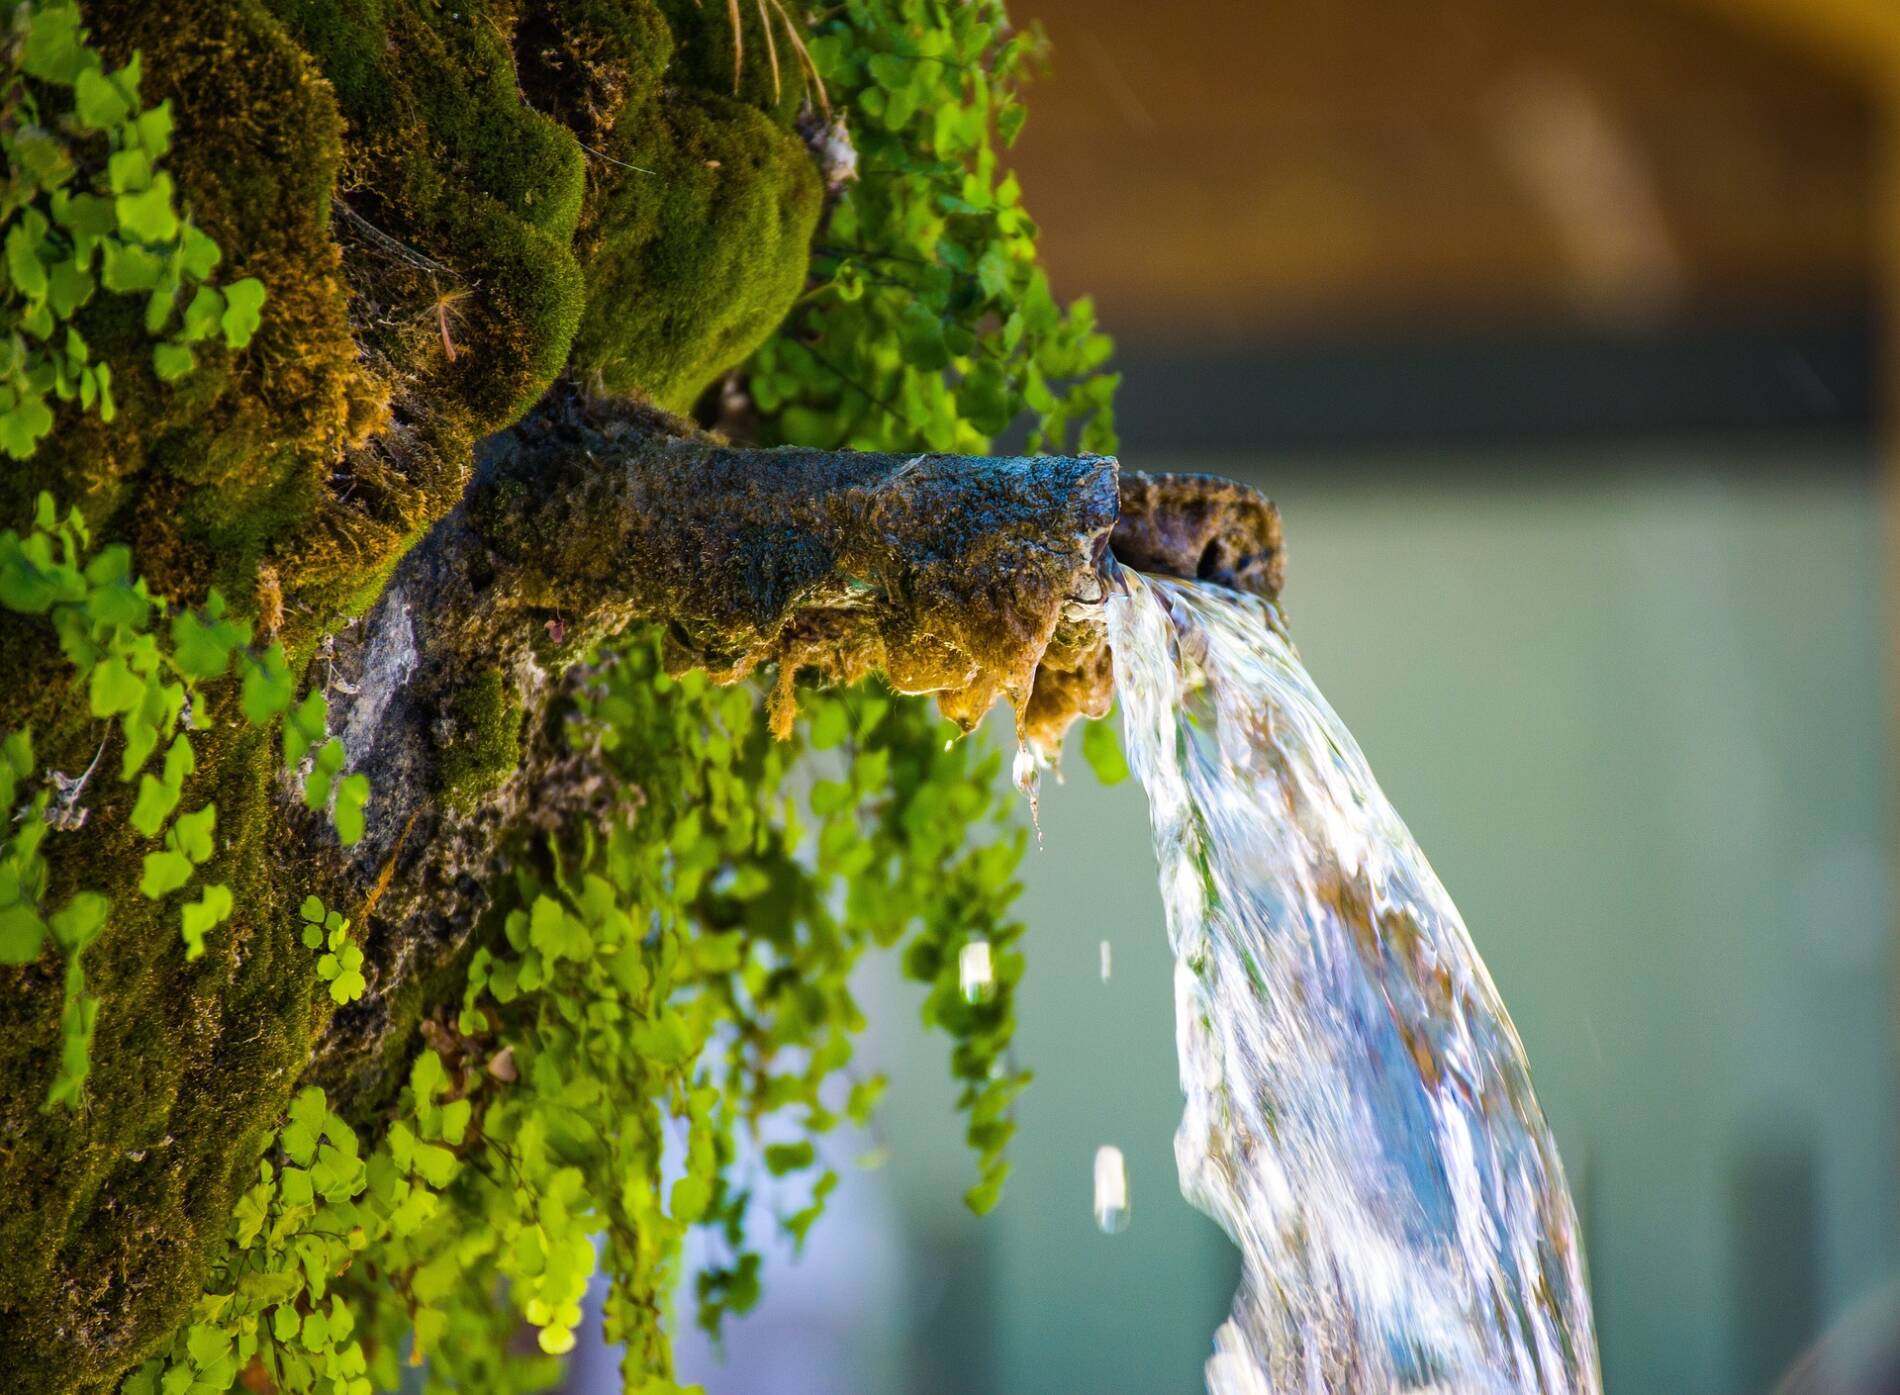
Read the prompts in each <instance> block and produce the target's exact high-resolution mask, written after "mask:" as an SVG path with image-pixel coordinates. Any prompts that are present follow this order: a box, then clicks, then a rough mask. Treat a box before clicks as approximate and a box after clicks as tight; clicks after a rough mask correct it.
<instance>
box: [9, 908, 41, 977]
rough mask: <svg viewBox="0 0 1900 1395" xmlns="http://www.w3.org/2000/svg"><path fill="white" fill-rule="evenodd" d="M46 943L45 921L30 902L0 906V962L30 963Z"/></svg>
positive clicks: (37, 956)
mask: <svg viewBox="0 0 1900 1395" xmlns="http://www.w3.org/2000/svg"><path fill="white" fill-rule="evenodd" d="M45 943H46V923H45V922H44V921H42V920H41V919H40V913H39V912H38V911H37V910H36V909H34V907H33V905H32V904H31V903H30V902H26V901H16V902H15V903H14V904H13V905H11V906H3V907H0V964H31V963H32V962H33V961H34V960H35V959H37V958H39V956H40V947H41V946H42V945H43V944H45Z"/></svg>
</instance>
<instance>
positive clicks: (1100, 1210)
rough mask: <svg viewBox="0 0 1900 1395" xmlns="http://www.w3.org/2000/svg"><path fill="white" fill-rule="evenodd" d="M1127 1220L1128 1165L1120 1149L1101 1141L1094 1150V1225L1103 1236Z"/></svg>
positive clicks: (1117, 1231) (1118, 1230) (1123, 1226)
mask: <svg viewBox="0 0 1900 1395" xmlns="http://www.w3.org/2000/svg"><path fill="white" fill-rule="evenodd" d="M1128 1220H1129V1209H1128V1164H1127V1162H1126V1161H1124V1160H1123V1158H1122V1150H1121V1149H1119V1148H1117V1147H1116V1146H1115V1145H1114V1144H1112V1143H1104V1144H1103V1145H1102V1146H1101V1147H1100V1148H1097V1149H1096V1150H1095V1225H1096V1228H1097V1229H1099V1230H1100V1231H1101V1232H1102V1234H1104V1235H1120V1234H1121V1233H1122V1232H1123V1231H1124V1230H1126V1229H1128Z"/></svg>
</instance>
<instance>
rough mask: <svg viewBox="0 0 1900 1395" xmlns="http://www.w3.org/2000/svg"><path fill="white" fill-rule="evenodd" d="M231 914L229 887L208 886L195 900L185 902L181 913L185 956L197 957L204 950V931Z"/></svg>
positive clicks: (189, 957)
mask: <svg viewBox="0 0 1900 1395" xmlns="http://www.w3.org/2000/svg"><path fill="white" fill-rule="evenodd" d="M230 914H231V888H230V887H228V886H223V885H219V886H208V887H206V888H205V889H204V895H203V896H201V897H199V899H198V900H197V901H195V902H187V903H186V905H185V907H184V910H183V914H182V922H183V923H182V930H183V934H184V940H185V958H186V959H187V960H191V959H197V958H199V957H201V956H202V955H203V954H204V952H205V933H206V932H207V931H209V930H210V929H211V928H212V927H213V926H215V925H218V924H219V923H221V922H222V921H223V920H225V918H226V917H228V916H229V915H230Z"/></svg>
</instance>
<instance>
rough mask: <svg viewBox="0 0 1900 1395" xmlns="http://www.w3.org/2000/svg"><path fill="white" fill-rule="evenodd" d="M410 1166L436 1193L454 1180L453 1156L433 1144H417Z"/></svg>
mask: <svg viewBox="0 0 1900 1395" xmlns="http://www.w3.org/2000/svg"><path fill="white" fill-rule="evenodd" d="M411 1161H412V1165H413V1166H414V1168H415V1170H416V1171H417V1172H419V1173H421V1174H422V1179H423V1180H424V1181H425V1182H427V1183H428V1184H429V1185H430V1186H432V1187H434V1188H435V1189H436V1190H437V1191H440V1190H441V1189H442V1188H444V1187H446V1186H448V1184H449V1183H450V1182H453V1181H454V1180H455V1171H456V1161H455V1154H453V1153H451V1152H450V1151H449V1150H448V1149H447V1148H443V1147H439V1146H438V1145H436V1144H434V1143H418V1144H417V1145H416V1151H415V1155H414V1157H413V1159H412V1160H411Z"/></svg>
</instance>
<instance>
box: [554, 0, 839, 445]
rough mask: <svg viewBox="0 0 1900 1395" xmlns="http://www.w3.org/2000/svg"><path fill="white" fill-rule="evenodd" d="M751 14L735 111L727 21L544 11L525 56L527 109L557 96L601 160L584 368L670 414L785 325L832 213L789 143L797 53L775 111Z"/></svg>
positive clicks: (610, 10) (592, 219) (590, 211)
mask: <svg viewBox="0 0 1900 1395" xmlns="http://www.w3.org/2000/svg"><path fill="white" fill-rule="evenodd" d="M749 8H750V7H742V11H741V24H742V26H745V52H746V55H747V61H746V66H745V69H744V78H743V81H742V84H741V88H740V95H739V97H738V98H736V99H735V98H734V97H733V96H732V95H731V92H732V47H731V21H730V19H729V18H728V17H727V12H726V10H725V9H724V7H723V6H719V5H707V6H705V7H704V8H703V9H695V8H693V7H692V6H690V5H686V4H667V5H665V6H656V5H653V4H642V3H625V0H621V3H607V0H549V3H547V4H545V5H544V6H543V7H541V8H540V10H539V14H540V19H539V20H538V21H537V22H536V23H535V24H531V25H524V38H525V39H526V40H528V41H527V42H524V43H523V44H521V45H520V46H519V47H520V48H521V49H522V51H523V55H524V61H523V68H522V81H523V84H524V86H525V87H526V89H527V90H528V92H529V93H530V95H531V97H532V96H533V95H534V94H536V93H546V94H548V95H547V96H545V97H544V98H542V100H544V101H547V102H550V103H552V102H554V101H555V100H556V97H555V95H554V94H556V93H560V94H563V96H564V98H565V100H563V101H562V102H561V105H560V108H559V109H560V110H561V111H562V113H563V116H564V119H566V120H567V121H569V123H570V124H571V125H572V126H573V127H574V129H575V130H576V131H577V132H578V133H579V136H580V139H581V140H583V141H584V142H586V144H587V146H588V147H589V149H590V150H591V151H592V152H593V153H592V156H591V159H590V173H591V178H590V180H589V183H588V196H587V200H586V204H585V206H584V209H583V212H582V217H581V221H580V225H579V232H578V235H577V237H576V239H575V249H576V252H577V254H578V256H579V259H580V264H581V266H582V268H583V270H584V271H585V273H586V277H587V310H586V313H585V315H584V316H583V318H582V321H581V325H580V330H579V333H578V335H577V337H576V339H575V345H574V361H575V367H576V368H577V369H578V370H580V371H581V372H582V373H584V374H586V375H589V376H591V377H593V378H594V379H595V380H596V381H597V382H598V383H600V384H601V385H602V386H604V387H605V388H607V389H608V390H609V391H612V392H618V393H639V394H641V395H643V396H646V397H649V398H651V399H652V400H653V401H655V402H657V403H659V404H660V405H661V406H663V407H666V408H668V409H669V410H672V411H676V412H684V411H687V410H689V409H690V408H691V407H692V405H693V402H694V399H696V398H697V397H698V396H699V394H700V393H701V392H702V391H703V390H704V389H705V388H706V387H707V386H708V385H709V384H710V383H712V382H713V381H714V380H715V379H716V378H717V377H718V376H719V375H720V374H721V373H723V372H724V371H725V370H727V369H729V368H732V367H734V366H736V365H737V364H739V363H740V362H742V361H743V360H744V359H745V358H746V357H747V356H749V355H750V354H751V352H752V351H753V350H754V349H756V348H757V347H758V346H759V344H760V343H762V342H763V341H764V339H765V336H766V335H767V334H769V333H770V332H771V331H772V329H774V328H775V327H776V326H777V325H778V323H779V321H780V320H782V319H783V318H784V317H785V313H786V312H787V311H788V310H789V309H790V308H791V305H792V302H793V300H794V299H795V298H796V297H797V295H798V292H799V290H800V289H801V287H802V286H803V285H804V280H805V271H806V265H807V263H808V262H809V260H810V248H811V235H812V230H813V228H814V227H815V226H816V224H817V219H818V213H819V210H820V206H821V203H822V190H821V187H820V181H819V178H818V174H817V171H816V170H815V168H814V167H813V165H812V161H811V157H810V154H809V153H808V152H807V151H806V149H805V147H804V144H803V142H802V141H800V140H799V139H798V137H796V136H795V135H793V134H792V133H791V131H790V130H789V129H788V126H789V123H790V121H791V118H792V116H793V114H794V113H795V112H796V110H797V108H798V106H799V104H800V103H801V102H802V101H803V100H804V96H805V88H804V85H803V83H802V81H801V80H800V74H799V70H798V66H797V63H796V61H795V59H794V57H793V54H792V50H791V47H790V44H789V42H788V41H787V40H786V39H785V37H784V35H783V33H780V34H779V35H778V40H777V42H778V46H779V59H780V63H779V67H780V78H781V82H780V85H779V91H778V93H777V95H776V96H775V95H774V93H773V90H772V86H771V78H770V70H769V66H768V64H767V61H766V57H765V53H766V50H765V45H764V41H763V37H762V32H761V31H760V30H759V29H758V27H757V21H756V18H755V17H754V16H753V15H751V14H749V13H747V10H748V9H749ZM662 74H664V76H665V86H664V87H662V85H661V76H662Z"/></svg>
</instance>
